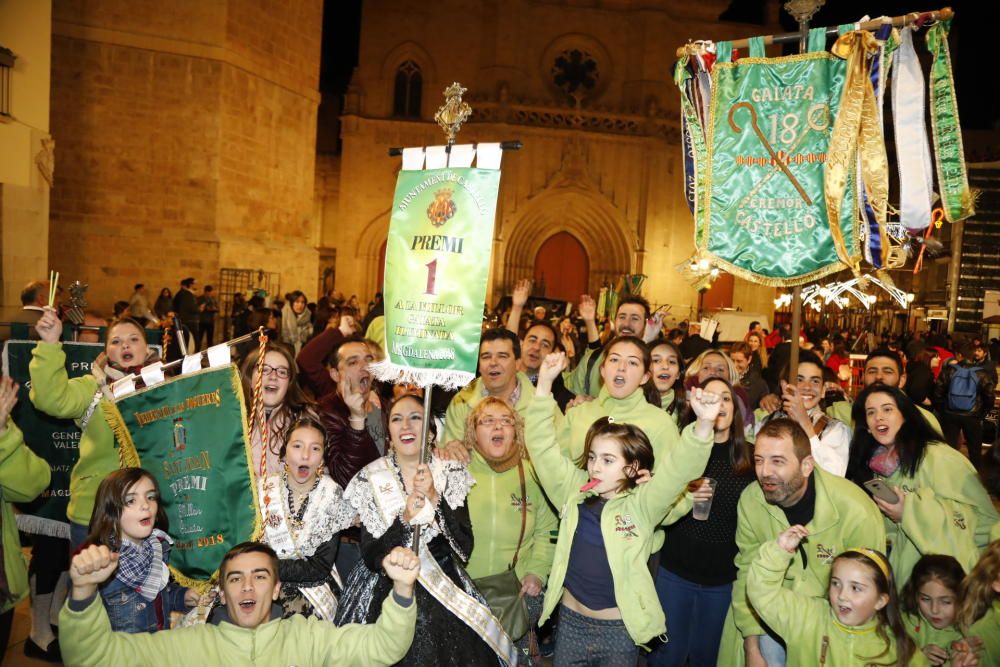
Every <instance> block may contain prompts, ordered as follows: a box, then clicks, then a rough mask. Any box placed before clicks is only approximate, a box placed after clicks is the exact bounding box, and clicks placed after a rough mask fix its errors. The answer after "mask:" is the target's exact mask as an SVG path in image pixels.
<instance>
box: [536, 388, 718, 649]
mask: <svg viewBox="0 0 1000 667" xmlns="http://www.w3.org/2000/svg"><path fill="white" fill-rule="evenodd" d="M650 407H651V408H652V407H653V406H650ZM653 410H656V408H653ZM657 411H658V412H660V414H661V415H662V416H663V418H665V419H667V420H669V417H667V415H666V414H664V413H663V412H662V411H659V410H657ZM557 412H558V410H557V408H556V403H555V400H554V399H553V398H552V397H551V396H545V397H538V396H536V397H535V399H534V400H533V401H532V403H531V405H530V406H529V407H528V411H527V415H526V429H525V431H526V434H525V435H526V438H525V439H526V440H527V444H528V451H529V452H530V454H531V459H532V461H533V462H534V465H535V470H536V471H537V472H538V478H539V480H541V482H542V488H543V489H545V493H546V494H547V495H548V497H549V498H550V499H551V500H552V502H553V504H554V505H555V506H556V507H557V508H559V516H560V519H561V523H560V526H559V540H558V542H557V543H556V553H555V557H554V558H553V562H552V572H551V574H550V575H549V585H548V591H547V592H546V594H545V605H544V607H543V609H542V617H541V620H540V621H539V623H544V622H545V620H546V619H548V618H549V616H551V615H552V612H553V610H554V609H555V608H556V605H558V604H559V602H560V600H561V599H562V594H563V582H564V581H565V578H566V569H567V566H568V563H569V552H570V547H571V546H572V544H573V536H574V535H575V534H576V526H577V521H578V519H579V513H580V503H581V502H583V500H584V499H586V498H587V497H589V496H592V495H593V492H587V493H581V492H580V487H581V486H582V485H584V484H586V483H587V481H588V479H589V476H588V474H587V471H586V470H581V469H580V468H579V467H577V465H576V464H575V463H573V460H571V459H570V458H569V457H567V456H566V454H565V452H564V451H562V450H561V449H560V447H559V446H558V445H557V444H556V438H555V415H556V413H557ZM640 426H641V425H640ZM694 426H695V425H694V424H692V425H690V426H689V427H688V428H686V429H685V430H684V434H683V436H682V440H683V446H680V447H678V448H677V451H676V452H674V453H673V455H672V457H671V458H670V460H669V461H667V460H666V459H662V458H658V459H657V460H656V463H655V464H654V467H653V477H652V479H651V480H650V481H649V482H648V483H646V484H643V485H641V486H638V487H636V488H635V489H632V490H628V491H624V492H622V493H619V494H617V495H616V496H614V497H613V498H611V499H610V500H608V502H607V505H605V507H604V510H603V512H602V513H601V534H602V535H603V536H604V547H605V549H606V551H607V554H608V564H609V565H610V567H611V575H612V577H613V578H614V591H615V601H616V602H617V605H618V609H619V610H620V611H621V615H622V622H623V623H624V624H625V629H626V630H627V631H628V633H629V636H631V637H632V639H633V641H635V643H636V644H640V645H642V644H645V643H647V642H649V641H650V640H651V639H653V638H654V637H657V636H659V635H662V634H664V633H665V632H666V621H665V618H664V616H663V609H662V607H661V606H660V601H659V598H658V597H657V595H656V587H655V586H654V584H653V577H652V575H651V574H650V572H649V567H648V566H647V561H648V560H649V556H650V554H652V553H653V551H654V550H655V549H656V548H657V547H656V544H655V543H656V539H655V537H654V536H655V535H656V534H657V533H659V534H660V535H662V531H659V530H658V528H659V526H660V523H661V522H662V521H663V519H664V517H665V516H666V515H667V512H668V510H669V509H670V507H671V505H672V504H673V503H674V501H675V500H676V498H677V497H678V496H679V495H680V494H681V493H682V492H683V491H684V489H685V488H687V484H688V482H689V481H690V480H692V479H694V478H695V477H697V476H698V475H700V474H701V473H702V471H703V470H705V465H706V464H707V463H708V455H709V454H710V453H711V449H712V437H711V436H709V437H708V438H706V439H704V440H702V439H700V438H698V437H697V436H696V435H695V432H694Z"/></svg>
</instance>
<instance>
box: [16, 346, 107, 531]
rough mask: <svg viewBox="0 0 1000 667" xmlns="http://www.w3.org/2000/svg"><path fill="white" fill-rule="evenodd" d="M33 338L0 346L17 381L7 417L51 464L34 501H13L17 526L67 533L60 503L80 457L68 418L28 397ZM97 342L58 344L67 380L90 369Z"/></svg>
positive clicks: (97, 350) (64, 500) (99, 348)
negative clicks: (18, 512)
mask: <svg viewBox="0 0 1000 667" xmlns="http://www.w3.org/2000/svg"><path fill="white" fill-rule="evenodd" d="M35 343H36V341H33V340H8V341H7V342H5V343H4V347H3V374H4V375H9V376H10V377H11V379H13V380H14V382H17V383H18V384H20V385H21V388H20V389H18V391H17V399H18V400H17V405H15V406H14V411H13V412H12V413H11V417H13V419H14V423H15V424H17V426H18V428H20V429H21V432H22V433H23V434H24V442H25V443H26V444H27V445H28V447H30V448H31V451H33V452H35V454H38V456H40V457H42V458H43V459H45V460H46V461H47V462H48V464H49V467H50V468H52V482H51V483H50V484H49V487H48V488H47V489H45V490H44V491H42V493H41V495H40V496H39V497H38V499H37V500H35V501H34V502H31V503H25V504H21V505H18V509H19V510H21V512H22V514H23V516H22V517H21V518H20V519H19V520H18V526H19V527H20V528H21V530H23V531H25V532H29V533H35V534H41V535H49V536H52V537H65V538H67V539H68V538H69V523H68V520H67V519H66V507H67V505H69V477H70V472H71V471H72V470H73V466H74V465H76V460H77V459H78V458H79V457H80V429H79V428H78V427H77V425H76V422H74V421H73V420H72V419H57V418H56V417H53V416H51V415H47V414H45V413H44V412H41V411H40V410H36V409H35V406H34V405H32V404H31V400H30V399H29V398H28V392H29V391H30V390H31V376H30V375H29V373H28V364H30V363H31V351H32V350H33V349H35ZM103 349H104V346H103V345H101V344H100V343H63V352H65V353H66V375H67V376H69V377H70V378H71V379H72V378H75V377H80V376H82V375H89V374H90V364H91V363H92V362H93V361H94V359H96V358H97V355H99V354H100V353H101V351H102V350H103Z"/></svg>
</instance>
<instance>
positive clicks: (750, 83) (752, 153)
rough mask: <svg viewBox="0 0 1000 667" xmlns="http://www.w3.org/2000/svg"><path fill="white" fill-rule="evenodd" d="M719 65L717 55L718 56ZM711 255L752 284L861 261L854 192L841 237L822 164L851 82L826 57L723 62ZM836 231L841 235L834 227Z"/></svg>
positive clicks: (716, 103)
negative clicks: (841, 251) (842, 254)
mask: <svg viewBox="0 0 1000 667" xmlns="http://www.w3.org/2000/svg"><path fill="white" fill-rule="evenodd" d="M720 60H721V58H720ZM712 79H713V81H712V106H711V127H710V139H709V142H708V150H709V154H708V163H709V170H708V173H707V175H706V178H707V180H708V192H707V193H706V195H705V204H706V208H707V222H706V226H707V229H706V232H705V237H706V241H705V248H704V249H705V250H706V251H707V252H708V254H709V255H711V256H713V257H714V258H715V260H716V263H718V264H719V265H720V266H721V267H722V268H724V269H725V270H726V271H729V272H731V273H733V274H735V275H737V276H739V277H741V278H744V279H746V280H749V281H751V282H756V283H762V284H765V285H776V286H777V285H796V284H801V283H804V282H808V281H811V280H815V279H817V278H819V277H821V276H823V275H826V274H828V273H833V272H834V271H838V270H841V269H843V268H845V265H844V263H843V262H842V261H841V259H840V258H839V257H838V252H837V247H836V245H837V242H839V240H840V239H842V240H843V244H844V246H845V248H846V255H847V257H850V258H854V257H855V256H857V254H858V253H857V249H856V248H857V240H856V239H857V235H856V234H855V230H854V217H855V212H856V210H857V207H856V206H855V204H854V197H855V195H854V190H855V189H854V187H853V185H852V184H849V185H848V187H847V190H846V194H845V196H844V200H843V205H842V206H841V207H840V209H839V210H840V219H839V220H837V221H835V223H834V224H837V225H839V230H840V231H841V234H840V235H837V238H836V239H835V237H834V235H833V234H832V233H831V223H830V222H829V221H828V216H827V207H826V203H825V199H824V164H825V162H826V161H827V148H828V146H829V143H830V136H831V132H832V129H833V124H834V118H835V117H836V115H837V110H838V106H839V103H840V99H841V93H842V91H843V87H844V82H845V64H844V61H843V60H840V59H838V58H835V57H834V56H832V55H831V54H829V53H806V54H802V55H796V56H788V57H784V58H743V59H741V60H739V61H737V62H736V63H731V62H717V63H716V64H715V66H714V69H713V72H712ZM833 231H836V230H833Z"/></svg>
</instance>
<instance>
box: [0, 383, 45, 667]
mask: <svg viewBox="0 0 1000 667" xmlns="http://www.w3.org/2000/svg"><path fill="white" fill-rule="evenodd" d="M17 389H18V385H16V384H15V383H14V382H13V381H12V380H11V379H10V378H9V377H5V378H2V379H0V498H2V502H0V522H2V524H0V529H2V530H0V535H2V542H0V548H2V549H3V553H2V554H0V566H2V569H0V650H2V649H3V648H5V647H6V646H7V640H8V639H9V638H10V627H11V623H12V622H13V619H14V607H16V606H17V604H18V603H19V602H20V601H21V600H23V599H24V598H25V596H26V595H27V594H28V564H27V562H26V561H25V559H24V554H23V553H22V552H21V542H20V540H19V539H18V536H17V521H16V520H15V518H14V503H27V502H30V501H32V500H34V499H35V498H36V497H37V496H38V494H39V493H41V492H42V491H44V490H45V487H47V486H48V485H49V481H50V477H51V474H52V472H51V470H50V469H49V464H48V463H46V462H45V460H43V459H41V458H39V457H38V456H37V455H36V454H35V453H34V452H32V451H31V450H30V449H28V446H27V445H25V444H24V438H23V437H22V436H21V431H20V430H19V429H18V428H17V426H15V425H14V420H12V419H11V418H10V412H11V410H13V409H14V405H15V404H16V403H17ZM0 658H2V654H0Z"/></svg>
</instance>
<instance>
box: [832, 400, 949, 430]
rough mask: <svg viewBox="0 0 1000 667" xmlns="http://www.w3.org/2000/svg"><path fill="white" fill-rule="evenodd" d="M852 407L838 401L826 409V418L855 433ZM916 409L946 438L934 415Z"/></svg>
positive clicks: (847, 402)
mask: <svg viewBox="0 0 1000 667" xmlns="http://www.w3.org/2000/svg"><path fill="white" fill-rule="evenodd" d="M851 405H852V404H851V402H850V401H837V402H836V403H834V404H832V405H831V406H830V407H828V408H827V409H826V416H827V417H830V418H832V419H839V420H840V421H842V422H844V423H845V424H847V425H848V426H850V427H851V431H854V419H853V418H852V417H851V414H852V413H851ZM916 407H917V410H920V414H922V415H923V416H924V419H926V420H927V423H928V424H930V425H931V428H932V429H934V432H935V433H937V434H938V435H939V436H941V437H944V436H943V435H941V434H942V433H944V431H942V430H941V422H939V421H938V418H937V417H935V416H934V413H933V412H931V411H930V410H928V409H927V408H925V407H923V406H922V405H918V406H916Z"/></svg>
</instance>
